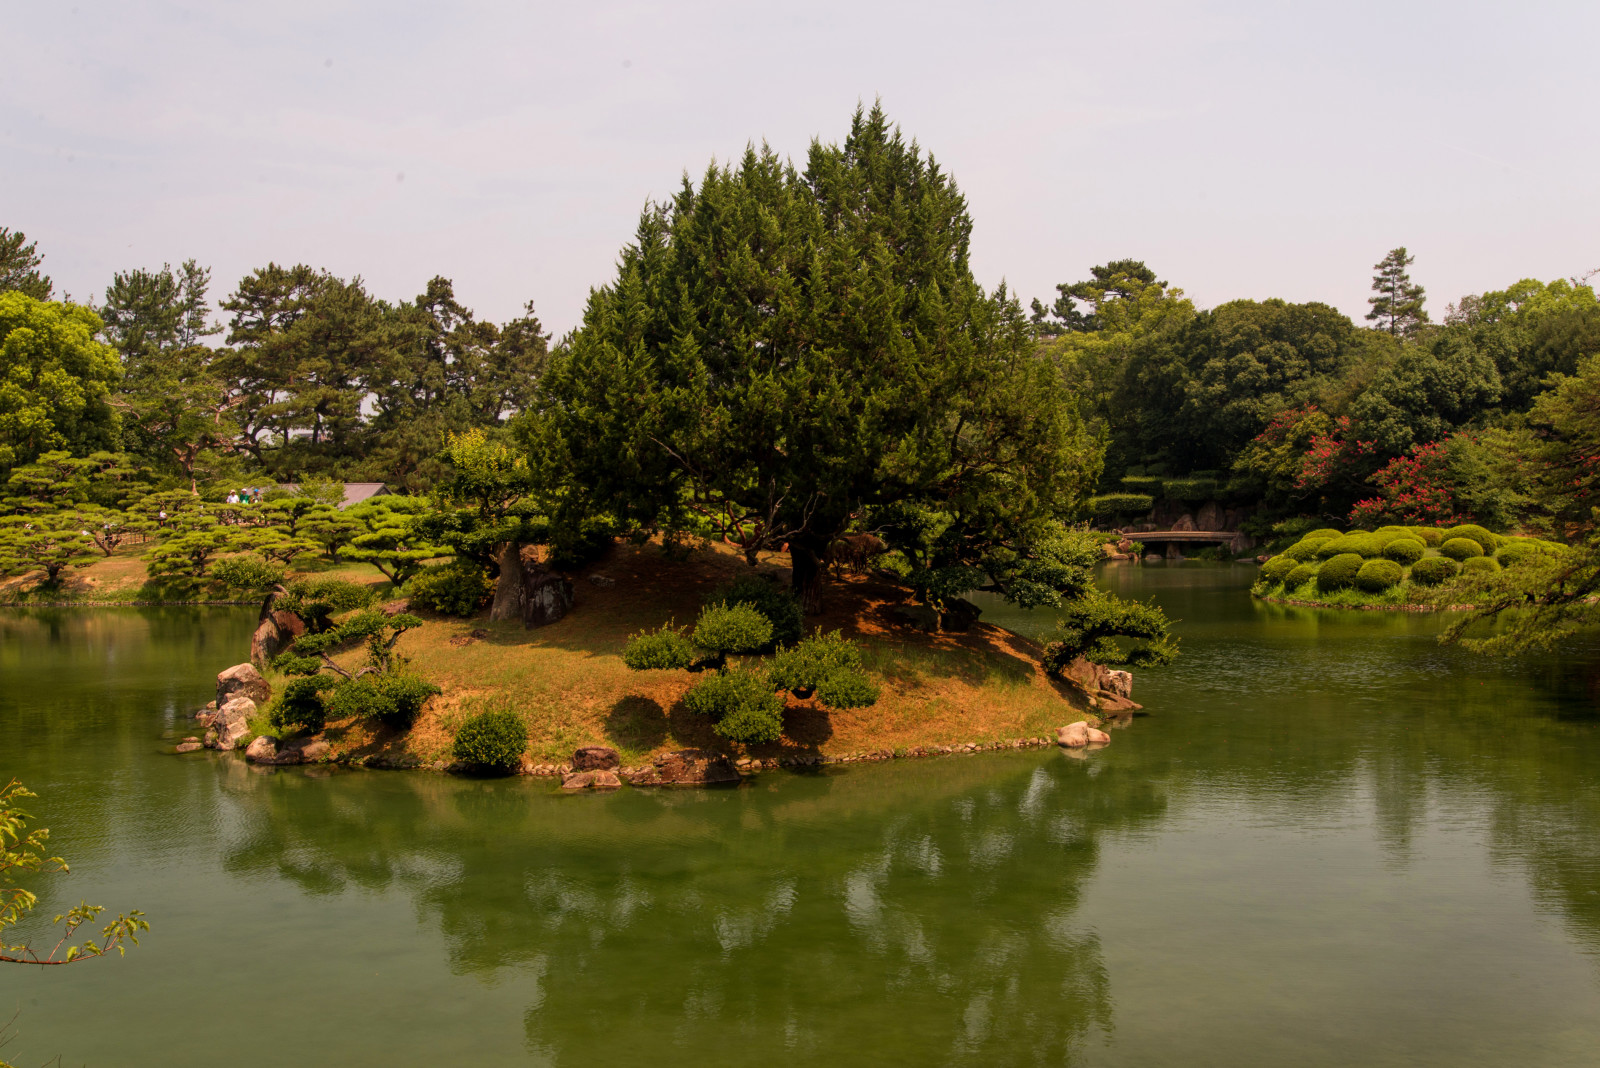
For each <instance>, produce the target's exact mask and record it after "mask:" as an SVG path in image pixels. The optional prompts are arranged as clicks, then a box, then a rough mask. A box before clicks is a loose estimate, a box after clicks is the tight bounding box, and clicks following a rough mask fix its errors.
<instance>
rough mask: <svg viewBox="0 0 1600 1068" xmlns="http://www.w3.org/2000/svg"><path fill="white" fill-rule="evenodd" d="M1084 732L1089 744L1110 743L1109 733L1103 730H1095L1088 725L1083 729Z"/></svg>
mask: <svg viewBox="0 0 1600 1068" xmlns="http://www.w3.org/2000/svg"><path fill="white" fill-rule="evenodd" d="M1084 734H1085V735H1087V737H1088V740H1089V744H1090V745H1110V744H1111V735H1109V734H1107V733H1106V732H1105V731H1102V730H1096V729H1095V728H1094V727H1089V728H1088V729H1087V730H1085V731H1084Z"/></svg>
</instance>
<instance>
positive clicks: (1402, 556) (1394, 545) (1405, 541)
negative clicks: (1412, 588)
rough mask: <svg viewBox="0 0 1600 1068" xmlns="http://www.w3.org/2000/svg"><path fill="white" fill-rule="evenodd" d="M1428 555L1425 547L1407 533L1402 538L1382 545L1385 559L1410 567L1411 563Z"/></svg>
mask: <svg viewBox="0 0 1600 1068" xmlns="http://www.w3.org/2000/svg"><path fill="white" fill-rule="evenodd" d="M1426 555H1428V550H1427V547H1426V546H1424V545H1423V544H1422V543H1421V542H1420V541H1418V540H1417V539H1416V538H1413V537H1411V536H1410V535H1409V534H1408V535H1406V536H1405V537H1403V538H1396V539H1394V540H1393V541H1391V542H1390V543H1389V544H1388V545H1385V546H1384V547H1383V556H1384V559H1386V560H1393V561H1395V562H1396V563H1399V564H1404V565H1406V566H1407V567H1410V566H1411V565H1412V564H1414V563H1416V562H1417V561H1418V560H1421V559H1422V558H1423V557H1424V556H1426Z"/></svg>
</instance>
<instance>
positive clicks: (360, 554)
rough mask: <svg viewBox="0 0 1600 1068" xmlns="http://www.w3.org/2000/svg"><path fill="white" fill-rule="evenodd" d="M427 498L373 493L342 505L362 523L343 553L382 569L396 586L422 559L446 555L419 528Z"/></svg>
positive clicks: (426, 508) (424, 560) (415, 570)
mask: <svg viewBox="0 0 1600 1068" xmlns="http://www.w3.org/2000/svg"><path fill="white" fill-rule="evenodd" d="M428 510H429V505H428V502H427V501H426V500H424V499H422V498H420V497H397V496H393V495H390V496H384V497H372V498H369V499H368V500H365V501H362V502H361V503H360V504H357V505H352V506H351V507H349V508H347V509H345V511H344V514H345V515H346V516H347V517H348V518H350V519H352V520H355V521H356V522H358V523H360V524H361V530H360V532H359V533H357V534H356V535H355V536H354V537H353V538H351V539H350V545H349V548H347V549H345V550H344V555H345V556H347V557H349V558H350V559H351V560H364V561H366V562H367V563H369V564H371V565H372V566H373V567H375V568H377V569H378V570H379V571H381V572H383V575H384V577H385V578H387V579H388V580H389V581H390V582H392V583H394V584H395V585H396V586H401V585H404V584H405V582H406V580H407V579H409V578H410V577H411V576H412V575H414V574H416V573H417V572H418V571H419V570H421V568H422V565H423V563H424V562H426V561H428V560H431V559H433V558H434V557H436V556H443V555H446V550H445V549H444V548H443V547H441V546H439V545H435V544H433V543H432V542H430V541H428V540H427V538H426V536H425V535H424V534H423V533H422V531H421V530H420V529H418V525H419V520H420V519H421V518H422V517H423V516H424V515H425V514H426V513H427V512H428Z"/></svg>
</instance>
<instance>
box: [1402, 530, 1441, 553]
mask: <svg viewBox="0 0 1600 1068" xmlns="http://www.w3.org/2000/svg"><path fill="white" fill-rule="evenodd" d="M1406 533H1407V534H1410V535H1411V536H1412V537H1414V538H1416V539H1417V540H1418V541H1420V542H1421V543H1422V544H1424V545H1426V546H1427V547H1428V548H1430V549H1437V548H1438V547H1439V546H1441V545H1443V544H1444V531H1443V530H1441V529H1439V528H1438V527H1406Z"/></svg>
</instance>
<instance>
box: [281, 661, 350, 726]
mask: <svg viewBox="0 0 1600 1068" xmlns="http://www.w3.org/2000/svg"><path fill="white" fill-rule="evenodd" d="M338 683H339V680H338V679H336V678H334V677H333V676H332V675H302V676H299V677H298V678H292V679H290V680H289V681H288V682H286V683H284V684H283V689H282V690H281V691H280V692H279V693H278V697H277V699H276V700H274V701H273V702H272V705H271V706H270V707H269V708H268V710H267V719H268V721H269V722H270V723H271V724H272V726H273V729H275V730H280V731H284V730H293V729H295V728H300V729H301V730H307V731H310V732H311V733H312V734H315V733H317V732H318V731H320V730H321V729H322V728H323V725H324V724H325V723H326V722H327V718H328V706H327V701H326V699H325V698H324V697H323V694H325V693H327V692H329V691H330V690H332V689H333V688H334V687H335V686H337V685H338Z"/></svg>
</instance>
